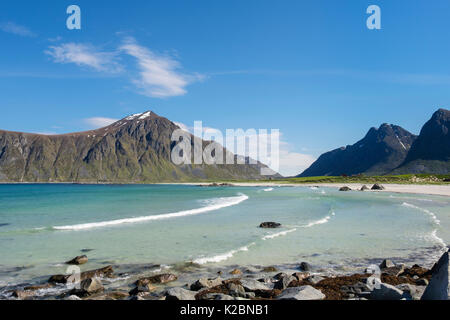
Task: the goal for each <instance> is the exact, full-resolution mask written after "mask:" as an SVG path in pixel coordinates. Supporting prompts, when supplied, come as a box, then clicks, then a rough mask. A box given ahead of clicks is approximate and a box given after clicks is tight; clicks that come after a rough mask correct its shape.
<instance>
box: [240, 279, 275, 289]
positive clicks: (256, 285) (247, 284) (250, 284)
mask: <svg viewBox="0 0 450 320" xmlns="http://www.w3.org/2000/svg"><path fill="white" fill-rule="evenodd" d="M241 285H242V286H243V287H244V289H245V291H256V290H271V289H272V288H271V287H269V286H268V285H265V284H264V283H262V282H259V281H256V280H253V279H241Z"/></svg>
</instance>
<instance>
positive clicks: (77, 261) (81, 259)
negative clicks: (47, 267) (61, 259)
mask: <svg viewBox="0 0 450 320" xmlns="http://www.w3.org/2000/svg"><path fill="white" fill-rule="evenodd" d="M86 262H88V257H87V256H86V255H82V256H78V257H75V258H73V259H72V260H70V261H67V262H66V264H75V265H80V264H85V263H86Z"/></svg>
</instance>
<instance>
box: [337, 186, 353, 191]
mask: <svg viewBox="0 0 450 320" xmlns="http://www.w3.org/2000/svg"><path fill="white" fill-rule="evenodd" d="M339 191H352V189H351V188H349V187H347V186H345V187H342V188H340V189H339Z"/></svg>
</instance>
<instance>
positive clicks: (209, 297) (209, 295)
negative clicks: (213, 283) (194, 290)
mask: <svg viewBox="0 0 450 320" xmlns="http://www.w3.org/2000/svg"><path fill="white" fill-rule="evenodd" d="M202 300H234V298H233V297H232V296H229V295H227V294H223V293H207V294H205V295H203V296H202Z"/></svg>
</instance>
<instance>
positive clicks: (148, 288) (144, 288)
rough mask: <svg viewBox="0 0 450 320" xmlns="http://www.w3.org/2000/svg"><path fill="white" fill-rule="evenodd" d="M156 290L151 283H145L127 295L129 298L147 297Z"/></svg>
mask: <svg viewBox="0 0 450 320" xmlns="http://www.w3.org/2000/svg"><path fill="white" fill-rule="evenodd" d="M155 289H156V287H155V286H154V285H152V284H151V283H147V284H141V285H139V286H136V287H135V288H134V289H132V290H131V291H130V292H129V294H130V296H139V295H140V296H142V295H147V294H149V293H150V292H152V291H154V290H155Z"/></svg>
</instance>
